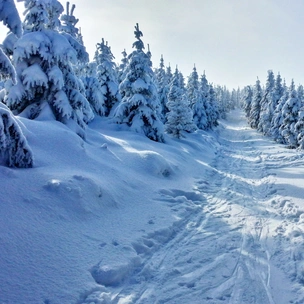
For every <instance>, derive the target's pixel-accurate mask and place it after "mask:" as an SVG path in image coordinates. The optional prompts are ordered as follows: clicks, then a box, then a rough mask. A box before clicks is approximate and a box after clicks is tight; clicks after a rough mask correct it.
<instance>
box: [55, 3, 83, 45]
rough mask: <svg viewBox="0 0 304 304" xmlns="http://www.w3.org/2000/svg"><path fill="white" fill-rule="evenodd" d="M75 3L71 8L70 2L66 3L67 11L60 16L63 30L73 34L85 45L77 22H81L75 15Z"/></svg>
mask: <svg viewBox="0 0 304 304" xmlns="http://www.w3.org/2000/svg"><path fill="white" fill-rule="evenodd" d="M75 7H76V6H75V4H73V5H72V8H71V10H70V2H67V4H66V12H65V14H62V15H61V17H60V20H61V31H63V32H65V33H67V34H69V35H71V36H72V37H73V38H75V39H76V40H77V41H78V42H79V43H80V44H81V45H83V39H82V35H81V32H80V30H79V29H78V28H77V27H76V24H77V23H78V22H79V19H77V18H76V17H75V16H74V10H75Z"/></svg>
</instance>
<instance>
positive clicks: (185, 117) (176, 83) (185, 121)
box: [165, 68, 196, 138]
mask: <svg viewBox="0 0 304 304" xmlns="http://www.w3.org/2000/svg"><path fill="white" fill-rule="evenodd" d="M167 107H168V109H169V112H168V113H167V122H166V124H165V128H166V132H167V133H169V134H172V135H173V136H174V137H177V138H180V137H182V132H183V131H186V132H193V131H195V129H196V127H195V125H194V123H193V112H192V110H191V108H190V105H189V102H188V100H187V98H185V95H184V94H183V90H182V88H181V87H180V73H179V71H178V69H177V68H176V70H175V73H174V76H173V79H172V81H171V84H170V90H169V94H168V103H167Z"/></svg>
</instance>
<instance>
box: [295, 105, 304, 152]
mask: <svg viewBox="0 0 304 304" xmlns="http://www.w3.org/2000/svg"><path fill="white" fill-rule="evenodd" d="M294 130H295V134H296V141H297V146H298V147H299V148H300V149H302V150H303V149H304V106H303V105H302V107H301V108H300V110H299V113H298V118H297V122H296V124H295V126H294Z"/></svg>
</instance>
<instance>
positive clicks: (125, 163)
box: [0, 110, 304, 304]
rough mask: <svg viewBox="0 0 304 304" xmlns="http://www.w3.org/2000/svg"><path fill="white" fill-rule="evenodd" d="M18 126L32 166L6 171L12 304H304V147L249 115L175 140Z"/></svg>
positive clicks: (1, 174)
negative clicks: (260, 126) (274, 137)
mask: <svg viewBox="0 0 304 304" xmlns="http://www.w3.org/2000/svg"><path fill="white" fill-rule="evenodd" d="M20 121H21V122H22V130H23V132H25V133H26V136H27V138H28V141H29V143H30V144H31V147H32V150H33V153H34V155H35V156H36V157H35V167H34V168H32V169H30V170H15V169H12V168H7V167H3V166H0V180H1V185H2V190H1V193H0V204H1V210H2V211H1V213H0V247H1V255H0V267H1V272H0V286H1V293H0V302H1V303H20V304H25V303H27V304H28V303H61V304H70V303H79V304H80V303H82V304H84V303H85V304H88V303H90V304H92V303H95V304H97V303H98V304H101V303H103V304H104V303H145V304H150V303H151V304H152V303H169V304H170V303H195V304H196V303H197V304H199V303H215V304H220V303H233V304H237V303H256V304H260V303H263V304H264V303H265V304H274V303H276V304H286V303H303V301H304V296H303V295H304V287H303V278H304V268H303V263H304V256H303V250H304V248H303V244H304V216H303V215H304V201H303V197H304V192H303V187H302V185H303V176H304V170H303V168H304V164H303V152H302V151H298V150H290V149H286V148H285V147H284V146H282V145H279V144H276V143H273V142H272V141H271V140H269V139H268V138H267V137H264V136H262V135H261V134H259V133H257V132H256V131H255V130H252V129H251V128H249V127H247V123H246V118H245V115H244V114H243V113H241V111H240V110H234V111H232V112H231V113H230V114H228V115H227V120H225V121H223V120H220V125H219V127H218V128H217V129H216V130H214V131H209V132H205V131H202V130H199V131H197V132H195V133H191V134H187V136H186V138H183V139H180V140H176V139H170V137H169V136H167V137H166V144H159V143H157V142H154V141H150V140H149V139H148V138H146V137H145V136H142V135H140V134H137V133H133V132H127V131H123V130H118V129H119V128H118V127H119V126H117V125H113V124H110V123H107V120H106V119H105V118H102V117H97V118H96V119H95V120H94V121H93V122H92V123H90V125H89V128H88V130H87V133H88V134H87V139H86V141H83V140H82V139H81V138H80V137H78V136H77V135H76V134H75V133H73V132H72V131H71V130H70V129H69V128H67V127H66V126H65V125H63V124H60V123H59V122H57V121H54V120H51V121H39V120H28V119H24V118H20ZM46 138H47V140H45V139H46ZM62 143H64V145H62Z"/></svg>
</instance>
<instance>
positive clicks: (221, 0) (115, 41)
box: [2, 0, 304, 88]
mask: <svg viewBox="0 0 304 304" xmlns="http://www.w3.org/2000/svg"><path fill="white" fill-rule="evenodd" d="M73 3H74V4H76V9H75V12H74V15H75V16H76V17H77V18H79V23H78V26H79V27H81V32H82V34H83V38H84V44H85V46H86V48H87V51H88V52H89V54H90V58H91V59H92V58H93V54H94V51H95V48H96V44H97V43H98V42H101V39H102V38H104V39H105V40H106V41H108V43H109V45H110V46H111V48H112V52H113V54H114V56H115V57H116V59H115V61H116V62H120V61H121V58H122V55H121V52H122V51H123V49H124V48H125V49H126V51H127V53H130V52H131V51H132V43H133V42H134V41H135V38H134V33H133V32H134V25H135V24H136V23H137V22H138V23H139V26H140V29H141V31H142V32H143V35H144V36H143V42H144V43H145V46H146V48H147V44H149V45H150V49H151V52H152V61H153V66H154V67H157V66H159V60H160V56H161V54H163V56H164V60H165V65H169V63H170V65H171V67H172V68H175V66H176V65H178V68H179V69H180V70H181V71H182V72H183V74H184V76H185V77H187V76H188V75H189V74H190V73H191V71H192V69H193V66H194V64H195V65H196V68H197V71H198V73H199V74H202V73H203V72H204V70H205V71H206V75H207V79H208V80H209V82H213V83H214V84H220V85H226V86H227V87H228V88H237V87H238V86H240V87H241V88H242V87H243V86H245V85H247V84H254V83H255V81H256V78H257V76H258V77H259V79H260V80H261V82H262V83H265V80H266V75H267V70H269V69H272V70H273V72H274V73H275V74H277V73H278V72H280V74H281V76H282V78H285V79H286V82H287V84H289V83H290V81H291V79H292V78H293V79H294V80H295V83H296V84H300V83H301V84H304V33H303V31H304V17H303V16H304V1H303V0H293V1H287V0H254V1H253V0H187V1H186V0H96V1H95V0H94V1H93V0H73V1H71V4H73ZM61 4H62V5H63V6H64V7H65V5H66V2H63V1H61ZM20 5H23V4H18V7H20ZM21 18H22V17H21ZM2 29H3V27H2Z"/></svg>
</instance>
